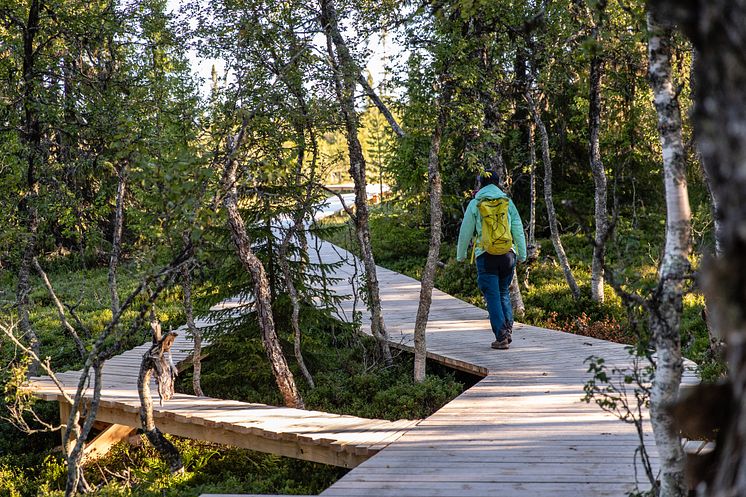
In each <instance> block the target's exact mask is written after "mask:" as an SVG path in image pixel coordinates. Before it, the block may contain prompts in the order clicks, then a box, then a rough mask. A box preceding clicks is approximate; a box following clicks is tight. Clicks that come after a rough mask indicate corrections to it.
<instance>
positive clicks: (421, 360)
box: [414, 88, 450, 383]
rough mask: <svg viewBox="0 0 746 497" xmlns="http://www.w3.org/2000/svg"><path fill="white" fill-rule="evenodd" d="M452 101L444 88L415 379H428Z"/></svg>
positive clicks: (433, 147) (431, 174) (433, 152)
mask: <svg viewBox="0 0 746 497" xmlns="http://www.w3.org/2000/svg"><path fill="white" fill-rule="evenodd" d="M449 102H450V88H445V89H444V95H443V96H442V97H441V98H440V102H439V104H440V105H439V106H438V107H439V111H438V120H437V122H436V124H435V130H434V131H433V136H432V139H431V140H430V156H429V158H428V163H427V169H428V174H427V176H428V180H429V183H430V248H429V249H428V251H427V261H426V262H425V268H424V269H423V271H422V281H421V283H420V301H419V304H418V305H417V317H416V319H415V325H414V381H416V382H417V383H421V382H423V381H425V366H426V358H427V339H426V333H425V332H426V329H427V321H428V316H429V314H430V304H431V303H432V300H433V286H434V285H435V269H436V268H437V264H438V257H439V255H440V242H441V234H442V226H441V222H442V219H443V203H442V194H443V185H442V183H441V181H440V158H439V156H440V143H441V140H442V138H443V131H444V129H445V126H446V119H447V113H448V107H447V106H448V104H449Z"/></svg>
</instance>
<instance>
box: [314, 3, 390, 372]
mask: <svg viewBox="0 0 746 497" xmlns="http://www.w3.org/2000/svg"><path fill="white" fill-rule="evenodd" d="M321 23H322V28H323V30H324V33H325V34H326V38H327V50H328V52H329V58H330V61H331V64H332V70H333V73H334V87H335V90H336V93H337V100H338V101H339V105H340V110H341V113H342V117H343V119H344V123H345V129H346V135H347V148H348V151H349V156H350V176H352V180H353V182H354V183H355V232H356V235H357V239H358V242H359V244H360V252H361V256H362V260H363V266H364V267H365V274H366V280H367V292H368V307H369V310H370V314H371V333H372V335H373V337H374V338H375V339H376V341H377V342H378V345H379V348H380V349H381V353H382V355H383V358H384V361H385V362H386V364H387V365H390V364H392V363H393V360H392V357H391V349H390V348H389V343H388V333H387V331H386V326H385V323H384V320H383V313H382V312H381V296H380V291H379V283H378V274H377V271H376V263H375V259H374V258H373V250H372V248H371V243H370V227H369V223H368V199H367V179H366V176H365V166H366V165H365V157H364V156H363V149H362V146H361V145H360V140H359V138H358V116H357V112H356V111H355V87H356V86H357V79H358V75H359V70H358V68H357V65H356V64H355V61H354V60H353V58H352V55H351V54H350V51H349V49H348V48H347V45H346V44H345V41H344V38H343V37H342V34H341V33H340V31H339V26H338V20H337V11H336V9H335V7H334V3H333V1H332V0H321ZM332 45H333V46H334V49H336V56H335V53H334V49H333V48H332Z"/></svg>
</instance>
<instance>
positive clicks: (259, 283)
mask: <svg viewBox="0 0 746 497" xmlns="http://www.w3.org/2000/svg"><path fill="white" fill-rule="evenodd" d="M242 131H243V130H242ZM242 136H243V133H242V132H239V134H238V135H237V136H236V137H235V138H234V139H233V144H232V150H231V152H230V153H229V159H228V160H227V162H226V165H225V170H224V172H223V187H224V188H225V189H226V190H227V193H226V195H225V198H224V200H223V205H224V206H225V208H226V211H227V213H228V227H229V228H230V230H231V236H232V238H233V243H234V244H235V245H236V252H237V254H238V258H239V259H240V260H241V263H242V264H243V266H244V268H246V270H247V271H248V272H249V274H251V279H252V280H253V282H254V298H255V300H256V304H255V305H256V309H257V315H258V318H259V326H260V328H261V330H262V344H263V345H264V351H265V353H266V354H267V359H269V364H270V366H271V368H272V374H273V375H274V377H275V381H276V382H277V386H278V388H279V389H280V393H281V394H282V396H283V398H284V399H285V405H287V406H288V407H296V408H299V409H302V408H303V399H302V398H301V395H300V392H299V391H298V387H297V386H296V384H295V378H293V373H292V372H291V371H290V368H289V367H288V364H287V360H286V359H285V355H284V354H283V352H282V348H280V341H279V339H278V338H277V332H276V331H275V321H274V317H273V316H272V296H271V294H270V289H269V281H268V280H267V273H266V271H265V270H264V266H263V265H262V262H261V261H260V260H259V258H258V257H257V256H256V254H254V251H253V249H252V248H251V239H250V238H249V234H248V233H247V231H246V225H245V224H244V220H243V218H242V217H241V213H240V212H239V211H238V190H237V188H236V169H237V164H236V162H235V160H233V156H234V155H235V150H236V149H237V147H238V146H239V145H240V143H241V141H242Z"/></svg>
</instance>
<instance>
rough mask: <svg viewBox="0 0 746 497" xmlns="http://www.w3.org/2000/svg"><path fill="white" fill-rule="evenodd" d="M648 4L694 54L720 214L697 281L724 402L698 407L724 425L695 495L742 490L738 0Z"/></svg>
mask: <svg viewBox="0 0 746 497" xmlns="http://www.w3.org/2000/svg"><path fill="white" fill-rule="evenodd" d="M650 3H651V6H652V7H653V8H654V9H655V13H656V14H657V17H658V19H661V20H662V19H665V20H667V21H668V20H670V21H671V22H675V23H676V24H677V25H678V26H680V27H681V28H682V29H683V30H684V32H685V33H686V34H687V36H688V37H689V38H690V39H691V40H692V43H693V44H694V47H695V49H696V50H697V52H698V53H699V57H697V58H696V61H695V64H696V65H695V73H696V81H697V91H696V95H695V98H696V103H695V107H694V120H695V132H696V140H697V144H698V146H699V149H700V153H701V154H702V158H703V160H704V165H705V167H707V171H708V176H709V177H710V180H711V186H712V188H713V192H714V196H715V197H717V199H718V201H719V204H720V213H721V219H720V220H721V223H722V231H721V233H722V237H721V243H722V254H721V256H720V257H716V258H705V261H704V262H703V268H702V286H703V288H704V291H705V295H706V297H707V302H708V306H709V307H708V310H709V317H710V319H711V320H712V321H713V323H714V325H715V326H714V329H715V330H716V331H717V332H718V333H719V334H720V335H721V336H720V338H722V339H724V340H725V342H726V343H727V344H728V346H727V348H726V356H727V359H728V378H729V383H730V390H731V397H730V398H731V400H728V399H723V398H722V397H719V398H717V399H715V400H716V401H717V402H718V404H719V405H716V406H708V409H705V412H717V413H718V415H722V418H723V419H724V424H723V425H722V426H720V427H719V434H718V438H717V446H716V449H715V452H714V453H713V455H712V456H711V457H712V464H711V465H710V467H709V469H710V470H711V472H712V476H710V477H709V484H708V485H707V486H706V488H705V490H704V492H702V494H703V495H707V496H711V497H733V496H740V495H746V457H744V453H745V452H746V296H745V294H744V288H746V202H744V192H746V137H745V135H744V132H743V130H744V129H746V61H745V60H744V53H746V37H744V26H746V0H710V1H707V2H683V3H682V2H674V1H672V0H655V1H651V2H650ZM713 407H715V408H716V409H717V410H712V408H713ZM693 414H694V413H691V414H690V415H693Z"/></svg>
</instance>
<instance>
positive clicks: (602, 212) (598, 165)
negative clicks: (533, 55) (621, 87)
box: [588, 28, 608, 302]
mask: <svg viewBox="0 0 746 497" xmlns="http://www.w3.org/2000/svg"><path fill="white" fill-rule="evenodd" d="M596 30H597V28H596ZM602 75H603V60H602V59H601V57H599V56H594V57H593V58H592V59H591V69H590V98H589V108H588V124H589V126H588V127H589V152H590V153H589V156H590V162H591V170H592V171H593V184H594V187H595V188H594V190H595V195H594V210H595V224H596V232H595V236H594V247H593V260H592V262H591V299H593V300H594V301H596V302H603V301H604V268H603V266H604V245H605V242H606V239H605V238H606V229H607V227H606V226H607V224H608V222H607V215H606V171H605V170H604V164H603V162H602V161H601V145H600V138H599V135H600V128H601V77H602Z"/></svg>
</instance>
